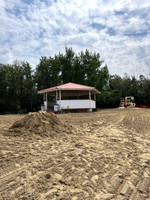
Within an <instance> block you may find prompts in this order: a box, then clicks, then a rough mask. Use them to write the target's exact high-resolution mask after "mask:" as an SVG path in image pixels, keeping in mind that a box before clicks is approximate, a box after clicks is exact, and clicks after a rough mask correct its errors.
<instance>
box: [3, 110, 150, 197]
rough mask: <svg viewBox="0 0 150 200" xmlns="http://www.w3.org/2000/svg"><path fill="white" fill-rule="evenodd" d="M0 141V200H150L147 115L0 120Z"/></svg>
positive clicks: (149, 113) (130, 112)
mask: <svg viewBox="0 0 150 200" xmlns="http://www.w3.org/2000/svg"><path fill="white" fill-rule="evenodd" d="M41 115H42V117H41ZM45 115H46V116H45ZM33 116H34V117H33ZM20 120H21V121H20ZM37 121H38V123H37ZM43 121H44V122H43ZM31 122H32V123H31ZM23 124H24V125H23ZM37 124H38V126H37ZM52 124H53V125H52ZM0 141H1V145H0V199H16V200H18V199H20V200H21V199H22V200H25V199H40V200H43V199H47V200H53V199H55V200H82V199H84V200H85V199H86V200H93V199H94V200H99V199H102V200H105V199H114V200H127V199H129V200H148V199H150V110H149V109H108V110H101V111H100V112H95V113H76V114H75V113H74V114H73V113H72V114H70V113H69V114H63V115H51V114H50V115H47V114H45V113H34V114H30V115H1V116H0Z"/></svg>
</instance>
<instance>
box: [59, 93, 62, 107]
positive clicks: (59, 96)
mask: <svg viewBox="0 0 150 200" xmlns="http://www.w3.org/2000/svg"><path fill="white" fill-rule="evenodd" d="M59 101H60V104H59V106H60V110H61V108H62V105H61V90H59Z"/></svg>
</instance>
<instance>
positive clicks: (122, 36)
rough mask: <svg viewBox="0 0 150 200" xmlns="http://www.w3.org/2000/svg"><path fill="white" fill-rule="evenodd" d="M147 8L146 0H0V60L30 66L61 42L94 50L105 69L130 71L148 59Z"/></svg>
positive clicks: (149, 10) (149, 29)
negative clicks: (26, 62)
mask: <svg viewBox="0 0 150 200" xmlns="http://www.w3.org/2000/svg"><path fill="white" fill-rule="evenodd" d="M149 13H150V2H149V1H148V0H145V1H140V0H137V1H131V0H120V1H119V0H93V1H91V0H87V1H86V2H85V1H83V0H67V1H66V0H59V1H54V0H53V1H52V0H51V1H47V0H45V1H44V0H43V1H40V0H34V1H31V2H30V1H23V0H22V1H21V0H15V1H14V0H7V1H5V0H1V2H0V25H1V26H0V63H12V61H13V60H16V59H17V60H26V61H28V62H29V63H31V65H32V66H33V68H35V66H36V65H37V64H38V62H39V58H40V57H41V56H53V55H54V54H57V53H59V52H64V50H65V45H66V44H67V46H72V47H73V50H75V51H76V52H77V53H78V52H80V51H81V50H85V49H89V50H90V51H96V52H99V53H100V55H101V58H102V59H104V60H105V63H106V64H107V65H108V67H109V70H110V73H111V74H120V75H123V74H124V73H125V72H127V73H131V72H133V71H134V70H135V69H137V68H140V67H141V66H145V65H148V63H150V57H149V52H150V40H149V39H150V22H149V21H150V14H149ZM138 34H139V35H138ZM140 34H141V35H140Z"/></svg>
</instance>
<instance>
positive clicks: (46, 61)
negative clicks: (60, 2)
mask: <svg viewBox="0 0 150 200" xmlns="http://www.w3.org/2000/svg"><path fill="white" fill-rule="evenodd" d="M68 82H74V83H78V84H83V85H88V86H94V87H96V88H97V89H98V90H100V91H101V94H99V95H97V106H98V107H118V106H119V102H120V98H121V97H125V96H134V97H135V102H136V103H137V104H150V79H148V78H145V77H144V76H143V75H141V76H140V77H139V79H136V78H135V77H129V76H128V75H127V74H125V75H124V77H123V78H122V77H120V76H118V75H113V76H112V75H109V71H108V68H107V65H104V62H103V61H101V60H100V55H99V54H98V53H95V52H94V53H92V52H89V51H88V50H86V51H85V52H83V51H81V52H80V53H78V54H76V53H75V52H74V51H73V50H72V48H66V50H65V54H60V53H59V54H58V55H55V56H54V57H45V56H43V57H41V58H40V61H39V64H38V65H37V67H36V69H35V72H33V71H32V69H31V66H30V64H29V63H28V62H18V61H15V62H14V63H13V64H12V65H3V64H0V113H24V112H29V111H35V110H37V109H38V108H39V106H40V104H41V102H42V98H43V97H42V95H37V90H42V89H45V88H50V87H53V86H56V85H60V84H64V83H68Z"/></svg>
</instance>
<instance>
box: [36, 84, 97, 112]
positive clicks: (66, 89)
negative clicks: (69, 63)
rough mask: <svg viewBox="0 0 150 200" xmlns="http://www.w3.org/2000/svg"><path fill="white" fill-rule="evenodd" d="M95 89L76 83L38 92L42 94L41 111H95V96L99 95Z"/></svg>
mask: <svg viewBox="0 0 150 200" xmlns="http://www.w3.org/2000/svg"><path fill="white" fill-rule="evenodd" d="M99 93H100V91H98V90H97V89H96V88H95V87H89V86H85V85H80V84H76V83H66V84H63V85H59V86H55V87H51V88H47V89H44V90H39V91H38V94H43V105H42V106H41V110H45V111H60V110H83V109H85V110H89V111H92V110H93V109H96V94H99Z"/></svg>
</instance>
